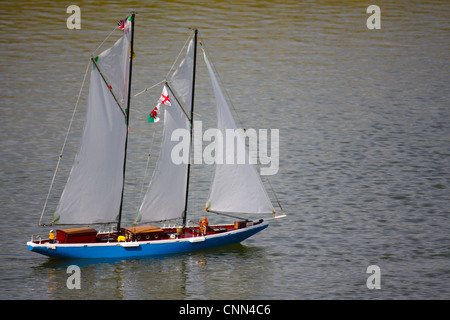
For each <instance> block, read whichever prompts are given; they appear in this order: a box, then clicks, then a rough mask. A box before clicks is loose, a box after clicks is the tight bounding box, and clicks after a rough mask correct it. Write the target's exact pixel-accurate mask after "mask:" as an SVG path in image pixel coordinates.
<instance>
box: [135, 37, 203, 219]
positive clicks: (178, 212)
mask: <svg viewBox="0 0 450 320" xmlns="http://www.w3.org/2000/svg"><path fill="white" fill-rule="evenodd" d="M193 47H194V46H193V39H192V40H191V42H190V43H189V45H188V47H187V50H186V56H185V58H184V59H183V61H182V62H181V63H180V65H179V67H178V68H177V69H176V71H175V72H174V73H173V75H172V77H171V80H170V81H169V85H170V90H167V92H168V93H169V98H170V103H171V105H170V106H166V107H165V111H164V132H163V138H162V142H161V151H160V154H159V158H158V161H157V163H156V165H155V170H154V172H153V176H152V178H151V181H150V185H149V187H148V190H147V193H146V195H145V196H144V200H143V202H142V204H141V207H140V209H139V213H138V216H137V218H136V222H152V221H164V220H171V219H177V218H181V217H182V214H183V211H184V208H185V201H186V184H187V170H188V161H189V154H187V155H183V156H184V157H185V158H186V159H187V160H186V161H183V162H181V163H176V161H174V159H173V158H172V152H174V150H177V149H176V146H177V145H179V144H180V143H181V140H175V141H172V133H173V132H174V131H175V130H178V129H182V130H183V131H184V132H189V121H188V119H187V117H186V114H185V112H187V113H189V112H190V110H191V101H190V97H191V94H192V73H193V59H194V57H193V55H194V50H193ZM172 90H173V91H174V92H172ZM173 93H174V94H175V95H176V98H175V96H174V94H173ZM179 103H182V104H183V106H182V107H183V108H184V110H185V111H183V109H182V108H181V106H180V105H179ZM184 139H188V141H186V143H187V144H188V145H189V144H190V137H186V136H185V137H184ZM188 150H189V148H188Z"/></svg>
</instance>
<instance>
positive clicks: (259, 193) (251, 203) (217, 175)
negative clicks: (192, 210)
mask: <svg viewBox="0 0 450 320" xmlns="http://www.w3.org/2000/svg"><path fill="white" fill-rule="evenodd" d="M204 59H205V62H206V66H207V68H208V71H209V75H210V78H211V83H212V87H213V89H214V95H215V97H216V105H217V129H218V130H219V131H220V132H221V134H222V137H223V139H224V140H223V141H224V142H223V143H222V148H223V152H222V156H223V159H224V161H220V162H222V163H218V162H217V161H216V165H215V172H214V178H213V181H212V183H211V189H210V194H209V198H208V201H207V203H206V210H207V211H214V212H234V213H275V210H274V209H273V206H272V203H271V202H270V199H269V197H268V195H267V193H266V190H265V189H264V186H263V184H262V182H261V179H260V177H259V175H258V172H257V171H256V168H255V167H254V165H253V164H250V163H249V161H248V160H246V161H245V163H243V164H239V163H238V159H237V156H238V152H239V151H240V152H245V159H248V150H247V148H246V147H244V148H243V149H244V150H237V151H238V152H234V158H233V156H231V154H230V152H231V151H232V150H227V141H226V130H227V129H231V130H233V131H234V132H236V133H238V134H237V137H236V140H238V141H235V142H238V143H233V145H242V146H245V141H244V136H243V135H242V134H239V131H236V129H237V126H236V123H235V121H234V118H233V115H232V114H231V111H230V108H229V106H228V103H227V101H226V99H225V96H224V94H223V91H222V89H221V87H220V85H219V83H218V81H217V78H216V76H215V74H214V71H213V69H212V67H211V64H210V62H209V61H208V58H207V57H206V54H205V53H204ZM233 139H235V138H234V136H233ZM239 140H240V141H239ZM229 142H231V141H229ZM229 145H232V144H231V143H229ZM217 148H220V146H217ZM227 151H228V152H229V154H227ZM216 154H220V150H219V151H218V152H217V151H216ZM225 159H226V160H225Z"/></svg>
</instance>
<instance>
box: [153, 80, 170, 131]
mask: <svg viewBox="0 0 450 320" xmlns="http://www.w3.org/2000/svg"><path fill="white" fill-rule="evenodd" d="M161 104H164V105H166V106H170V105H171V104H170V99H169V93H168V92H167V88H166V86H164V88H163V92H162V94H161V97H160V98H159V100H158V104H157V105H156V107H155V108H154V109H153V111H152V112H150V114H149V115H148V118H147V119H148V122H149V123H156V122H158V121H159V120H160V119H159V117H158V113H159V109H160V108H161Z"/></svg>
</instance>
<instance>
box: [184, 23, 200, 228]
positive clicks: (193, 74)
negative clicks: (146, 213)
mask: <svg viewBox="0 0 450 320" xmlns="http://www.w3.org/2000/svg"><path fill="white" fill-rule="evenodd" d="M197 34H198V30H197V29H195V30H194V57H193V59H194V61H193V67H192V95H191V117H190V119H189V120H190V124H189V125H190V134H191V142H190V145H189V157H188V167H187V178H186V201H185V205H184V211H183V233H184V229H185V228H186V214H187V208H188V195H189V175H190V171H191V150H192V143H193V138H192V133H193V123H194V118H193V117H194V92H195V67H196V63H197Z"/></svg>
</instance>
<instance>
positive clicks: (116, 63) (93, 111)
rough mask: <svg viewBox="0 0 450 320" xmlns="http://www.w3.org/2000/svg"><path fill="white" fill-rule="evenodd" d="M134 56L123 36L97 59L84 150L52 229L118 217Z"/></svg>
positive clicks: (62, 197) (91, 83)
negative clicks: (131, 60) (56, 224)
mask: <svg viewBox="0 0 450 320" xmlns="http://www.w3.org/2000/svg"><path fill="white" fill-rule="evenodd" d="M129 55H130V39H129V35H128V34H127V32H124V35H123V36H122V37H121V38H120V39H119V40H118V41H117V42H116V43H115V44H114V46H113V47H112V48H110V49H108V50H106V51H104V52H103V53H101V54H100V55H99V56H98V57H97V58H95V61H96V63H94V64H93V65H92V71H91V79H90V86H89V97H88V108H87V114H86V123H85V127H84V131H83V137H82V142H81V147H80V149H79V151H78V154H77V156H76V158H75V162H74V165H73V167H72V170H71V172H70V176H69V179H68V181H67V184H66V186H65V188H64V191H63V193H62V196H61V198H60V201H59V204H58V207H57V208H56V212H55V214H54V217H53V221H52V222H53V223H60V224H93V223H110V222H114V221H115V220H116V218H117V215H118V214H119V207H120V201H121V193H122V186H123V164H124V153H125V139H126V131H127V126H126V124H125V117H124V114H123V111H122V110H121V107H123V108H124V109H126V107H127V106H126V102H127V99H126V97H127V95H128V77H127V76H126V75H127V73H128V71H129V60H130V59H129ZM96 66H97V67H96ZM99 69H100V70H101V71H102V74H100V72H99ZM102 75H103V76H102ZM103 77H104V78H103ZM105 80H106V81H108V84H109V86H110V87H108V85H107V84H106V83H105ZM111 90H112V91H113V92H114V93H115V96H116V98H114V96H113V95H112V94H111ZM116 99H117V100H116ZM118 102H119V103H120V104H121V107H119V105H118Z"/></svg>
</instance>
